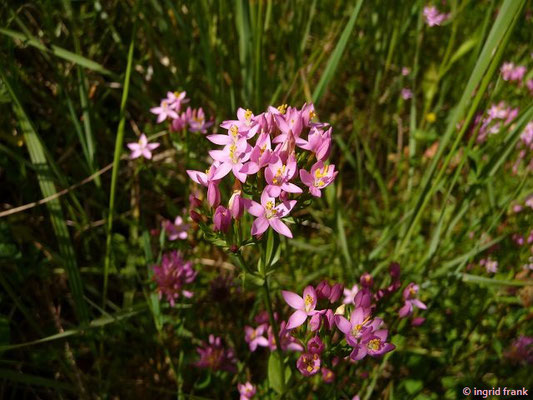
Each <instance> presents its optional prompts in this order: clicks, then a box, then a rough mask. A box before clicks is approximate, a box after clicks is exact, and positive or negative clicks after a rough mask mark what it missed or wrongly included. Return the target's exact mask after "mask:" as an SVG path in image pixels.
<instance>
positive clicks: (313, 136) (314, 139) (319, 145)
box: [296, 127, 332, 161]
mask: <svg viewBox="0 0 533 400" xmlns="http://www.w3.org/2000/svg"><path fill="white" fill-rule="evenodd" d="M331 130H332V128H329V129H328V130H327V131H325V132H324V131H323V130H322V129H318V128H316V127H313V128H311V131H310V132H309V136H308V137H307V140H304V139H302V138H297V139H296V145H297V146H298V147H300V148H302V149H304V150H308V151H312V152H313V153H315V156H316V159H317V161H324V160H325V159H327V158H328V157H329V152H330V150H331Z"/></svg>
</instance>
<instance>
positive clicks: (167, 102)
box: [150, 92, 213, 133]
mask: <svg viewBox="0 0 533 400" xmlns="http://www.w3.org/2000/svg"><path fill="white" fill-rule="evenodd" d="M186 95H187V93H186V92H167V97H166V98H164V99H162V100H161V103H160V105H159V107H153V108H151V109H150V112H152V113H153V114H155V115H157V123H158V124H159V123H161V122H163V121H165V120H167V119H169V120H170V127H171V129H172V130H173V131H181V130H184V129H189V131H191V132H201V133H207V129H208V128H209V127H210V126H211V125H213V121H207V120H206V117H205V113H204V110H203V109H202V107H200V108H197V109H196V108H191V107H187V109H186V110H185V111H182V106H183V105H184V104H186V103H188V102H189V99H188V98H187V97H186Z"/></svg>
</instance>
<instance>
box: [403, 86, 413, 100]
mask: <svg viewBox="0 0 533 400" xmlns="http://www.w3.org/2000/svg"><path fill="white" fill-rule="evenodd" d="M412 97H413V91H412V90H411V89H409V88H403V89H402V99H404V100H409V99H410V98H412Z"/></svg>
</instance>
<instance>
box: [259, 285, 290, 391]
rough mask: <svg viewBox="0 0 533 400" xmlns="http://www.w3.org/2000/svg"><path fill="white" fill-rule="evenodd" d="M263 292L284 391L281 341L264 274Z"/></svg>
mask: <svg viewBox="0 0 533 400" xmlns="http://www.w3.org/2000/svg"><path fill="white" fill-rule="evenodd" d="M263 292H264V295H265V297H264V299H265V306H266V308H267V311H268V319H269V321H270V326H271V327H272V331H273V333H274V340H275V341H276V349H277V352H278V357H279V367H280V371H281V391H282V393H285V366H284V365H283V353H282V352H281V341H280V338H279V330H278V326H277V325H276V320H275V319H274V313H273V312H272V299H271V298H270V288H269V286H268V276H265V283H264V284H263Z"/></svg>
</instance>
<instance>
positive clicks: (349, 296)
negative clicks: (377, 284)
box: [342, 285, 359, 304]
mask: <svg viewBox="0 0 533 400" xmlns="http://www.w3.org/2000/svg"><path fill="white" fill-rule="evenodd" d="M358 291H359V287H358V286H357V285H353V286H352V288H351V289H347V288H344V300H343V301H342V302H343V304H353V300H354V298H355V295H356V294H357V292H358Z"/></svg>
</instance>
